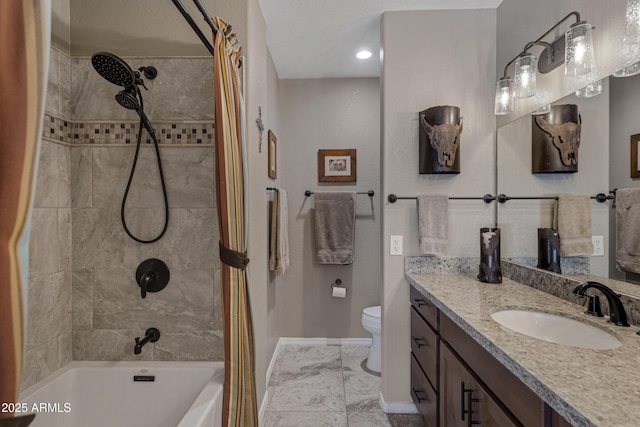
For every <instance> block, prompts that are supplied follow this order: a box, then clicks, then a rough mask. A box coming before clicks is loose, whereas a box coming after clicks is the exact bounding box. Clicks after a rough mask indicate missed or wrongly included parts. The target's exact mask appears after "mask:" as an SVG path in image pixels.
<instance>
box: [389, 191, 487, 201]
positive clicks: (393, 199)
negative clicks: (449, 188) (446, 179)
mask: <svg viewBox="0 0 640 427" xmlns="http://www.w3.org/2000/svg"><path fill="white" fill-rule="evenodd" d="M415 199H416V197H400V196H396V195H395V194H393V193H391V194H389V195H388V196H387V201H388V202H389V203H395V202H396V201H397V200H415ZM449 200H482V201H483V202H485V203H491V202H493V201H494V200H496V198H495V197H493V196H492V195H491V194H488V193H487V194H485V195H484V196H482V197H449Z"/></svg>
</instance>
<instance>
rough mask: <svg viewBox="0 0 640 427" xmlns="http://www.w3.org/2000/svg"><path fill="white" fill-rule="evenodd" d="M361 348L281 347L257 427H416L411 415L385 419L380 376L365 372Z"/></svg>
mask: <svg viewBox="0 0 640 427" xmlns="http://www.w3.org/2000/svg"><path fill="white" fill-rule="evenodd" d="M368 351H369V348H368V347H367V346H364V345H294V344H287V345H284V346H281V349H280V352H279V354H278V357H277V359H276V362H275V365H274V368H273V372H272V374H271V378H270V380H269V384H268V392H269V406H268V407H267V411H266V413H265V416H264V422H263V425H262V427H300V426H305V427H306V426H310V427H324V426H327V427H414V426H415V427H419V426H422V425H423V424H422V418H421V417H420V416H419V415H416V414H385V413H384V412H382V409H380V404H379V402H378V396H379V388H380V376H379V375H376V374H373V373H370V372H367V370H366V365H365V363H364V361H365V359H366V357H367V353H368Z"/></svg>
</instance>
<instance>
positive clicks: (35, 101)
mask: <svg viewBox="0 0 640 427" xmlns="http://www.w3.org/2000/svg"><path fill="white" fill-rule="evenodd" d="M50 20H51V5H50V3H49V1H48V0H2V1H0V219H1V220H0V402H17V401H18V394H19V392H20V374H21V370H22V364H23V357H24V347H25V337H26V330H27V328H26V317H27V309H26V308H27V286H28V283H27V272H28V259H27V242H28V240H29V217H30V210H31V204H32V199H33V197H32V196H33V190H34V187H35V173H36V162H37V153H38V148H39V143H40V134H41V128H42V117H43V114H44V96H45V89H46V82H47V74H48V73H47V69H48V63H49V60H48V59H49V58H48V55H49V40H50V35H49V30H50ZM11 417H13V414H12V413H7V412H3V411H0V418H11Z"/></svg>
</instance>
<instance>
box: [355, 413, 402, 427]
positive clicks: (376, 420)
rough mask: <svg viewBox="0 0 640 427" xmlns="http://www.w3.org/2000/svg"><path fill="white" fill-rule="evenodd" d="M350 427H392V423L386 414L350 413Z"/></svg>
mask: <svg viewBox="0 0 640 427" xmlns="http://www.w3.org/2000/svg"><path fill="white" fill-rule="evenodd" d="M347 420H348V423H349V427H391V422H390V421H389V419H388V418H387V414H385V413H384V412H349V413H348V414H347Z"/></svg>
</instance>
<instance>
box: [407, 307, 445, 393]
mask: <svg viewBox="0 0 640 427" xmlns="http://www.w3.org/2000/svg"><path fill="white" fill-rule="evenodd" d="M439 343H440V339H439V337H438V336H437V335H436V333H435V332H433V330H431V328H430V327H429V326H428V325H427V322H425V321H424V320H423V319H422V317H420V315H419V314H418V312H417V311H416V310H414V309H412V310H411V351H412V352H413V355H414V356H415V357H416V359H417V360H418V361H419V363H420V366H421V367H422V370H423V371H424V373H425V374H426V375H427V378H428V380H429V381H430V382H431V384H432V385H433V388H434V389H435V390H436V391H437V390H438V345H439Z"/></svg>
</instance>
